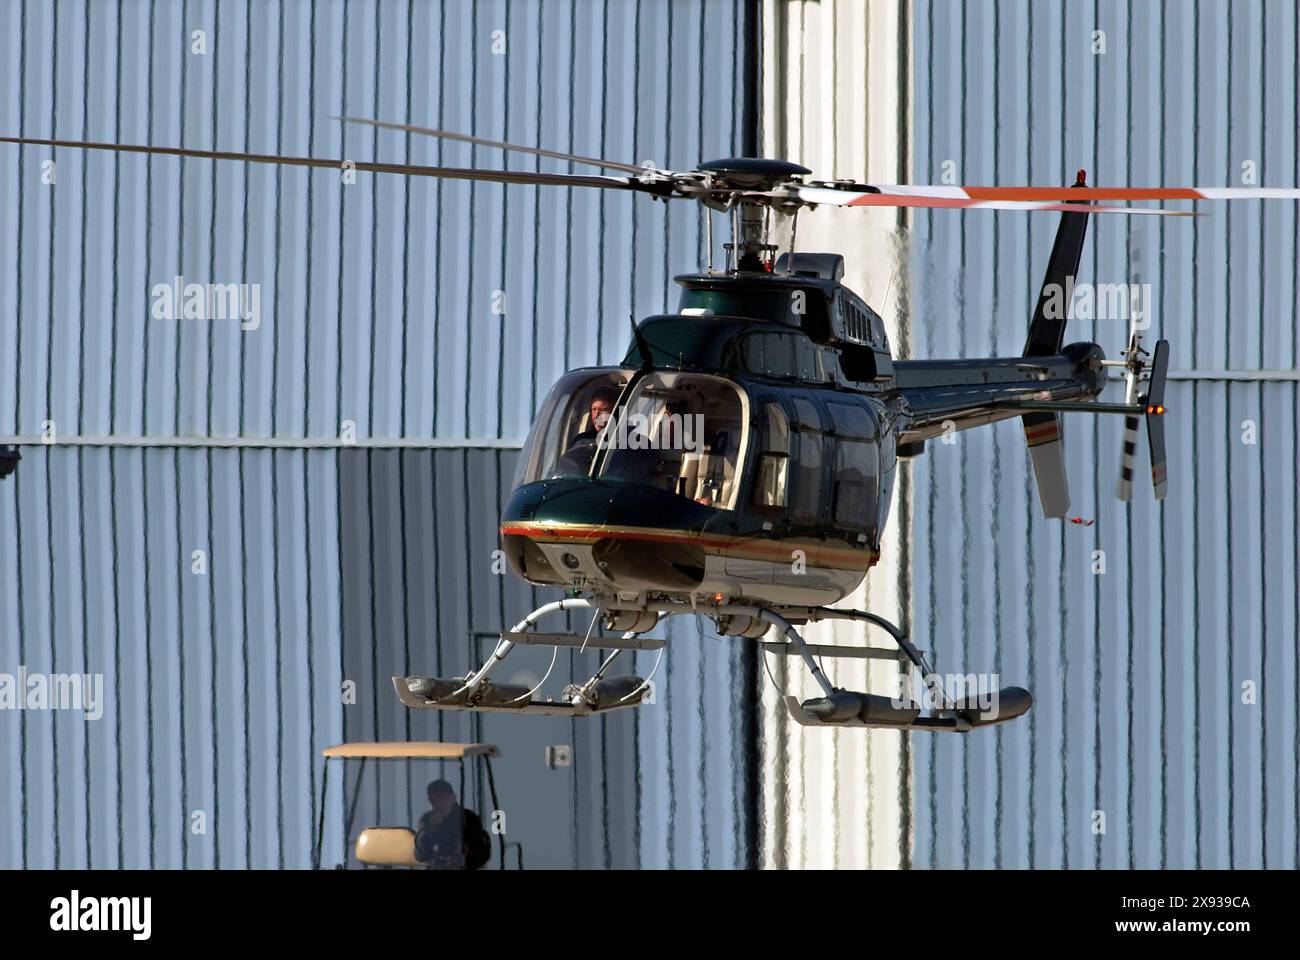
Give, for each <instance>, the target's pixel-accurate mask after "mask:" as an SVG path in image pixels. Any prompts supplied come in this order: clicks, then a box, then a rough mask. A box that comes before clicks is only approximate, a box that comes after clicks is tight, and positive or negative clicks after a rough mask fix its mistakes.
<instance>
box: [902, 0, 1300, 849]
mask: <svg viewBox="0 0 1300 960" xmlns="http://www.w3.org/2000/svg"><path fill="white" fill-rule="evenodd" d="M914 10H915V19H914V31H913V34H914V37H915V50H914V74H913V76H914V79H915V100H914V104H915V117H916V120H915V125H914V131H915V138H916V139H915V143H916V150H915V162H914V164H913V170H912V174H913V180H914V181H915V182H938V181H939V180H940V178H941V176H942V174H943V172H944V164H945V162H946V161H952V162H953V163H955V168H954V169H955V172H956V180H957V182H959V183H972V184H982V183H1002V184H1018V183H1048V184H1051V183H1067V182H1070V180H1072V178H1073V175H1074V171H1075V170H1076V168H1079V167H1083V168H1086V169H1087V170H1088V172H1089V177H1090V182H1092V183H1096V184H1112V183H1133V184H1187V185H1193V184H1197V185H1238V184H1240V183H1241V182H1242V180H1241V177H1242V175H1243V166H1242V165H1243V164H1245V163H1247V162H1250V163H1253V165H1254V169H1255V171H1256V172H1257V176H1258V182H1259V183H1262V184H1264V185H1266V186H1292V185H1294V184H1296V183H1297V182H1300V169H1298V168H1297V164H1298V163H1300V149H1298V146H1300V145H1298V144H1297V130H1298V129H1300V117H1298V116H1297V112H1296V110H1297V100H1298V98H1297V88H1296V68H1295V64H1296V58H1297V56H1298V55H1300V45H1298V42H1297V14H1296V9H1295V5H1294V4H1290V3H1284V2H1277V3H1274V2H1264V3H1260V2H1255V3H1233V4H1231V5H1229V4H1227V3H1226V2H1200V3H1195V4H1180V3H1132V4H1124V3H1119V2H1085V3H1070V4H1065V5H1053V4H1042V3H1035V2H1025V0H1006V2H982V3H973V4H965V5H961V4H954V3H948V2H944V0H923V2H917V3H915V4H914ZM1094 31H1101V33H1100V34H1097V35H1094ZM1103 42H1104V53H1103V52H1100V50H1101V46H1100V44H1101V43H1103ZM1094 44H1096V47H1094ZM1094 49H1097V50H1098V52H1096V53H1094ZM1207 210H1208V212H1209V213H1210V216H1208V217H1205V218H1202V219H1198V220H1195V221H1185V220H1183V221H1178V222H1167V223H1166V222H1161V223H1159V224H1150V223H1145V222H1139V221H1138V220H1129V219H1125V218H1118V217H1112V218H1100V219H1098V220H1097V221H1096V222H1094V224H1093V225H1092V226H1091V227H1090V231H1091V232H1090V239H1089V242H1088V245H1087V248H1086V250H1085V255H1084V261H1083V266H1082V271H1081V273H1082V277H1081V279H1083V280H1088V281H1096V282H1127V281H1130V280H1132V281H1142V282H1149V283H1151V284H1152V285H1153V286H1152V291H1153V300H1154V302H1153V307H1154V316H1153V326H1152V330H1151V334H1152V335H1158V336H1165V337H1167V338H1168V339H1169V340H1170V341H1171V344H1172V350H1173V358H1172V364H1171V366H1172V368H1173V369H1174V371H1175V372H1174V374H1173V377H1174V379H1175V382H1174V383H1173V384H1171V387H1170V391H1169V396H1168V400H1167V402H1168V405H1169V408H1170V411H1171V412H1170V415H1169V417H1168V418H1167V420H1168V422H1167V427H1166V429H1167V430H1168V433H1169V467H1170V482H1169V497H1168V499H1167V500H1166V501H1165V502H1164V504H1163V505H1156V504H1155V503H1154V501H1153V500H1152V498H1151V493H1150V488H1149V484H1146V483H1145V482H1144V483H1142V484H1139V485H1138V486H1137V487H1136V489H1135V497H1134V500H1133V503H1132V505H1131V506H1127V507H1126V506H1124V505H1122V504H1120V503H1119V502H1118V501H1116V500H1115V499H1114V495H1113V488H1114V483H1115V477H1116V475H1117V472H1118V453H1119V445H1120V424H1119V423H1117V422H1112V421H1111V420H1109V419H1107V420H1104V421H1102V420H1100V418H1097V420H1093V419H1090V418H1085V417H1073V418H1067V421H1066V436H1067V461H1068V464H1069V469H1070V475H1071V481H1072V482H1071V495H1072V501H1073V503H1072V508H1071V512H1072V513H1074V514H1078V515H1081V516H1084V517H1088V518H1096V520H1097V523H1096V526H1093V527H1089V528H1084V527H1080V526H1074V525H1061V524H1057V523H1048V522H1046V521H1044V520H1043V519H1042V517H1041V513H1040V512H1039V510H1038V507H1037V505H1036V503H1035V501H1034V498H1033V496H1032V490H1031V486H1032V480H1030V478H1029V475H1028V473H1027V464H1026V456H1025V452H1024V443H1023V440H1022V437H1021V431H1020V427H1019V424H1018V423H1016V422H1014V421H1013V422H1009V423H1006V424H1003V425H1000V426H997V427H995V428H994V429H992V430H988V431H975V432H972V433H968V434H963V435H961V436H960V437H959V438H958V441H957V443H956V444H955V445H951V446H945V445H942V444H937V443H936V444H931V445H930V447H929V448H928V449H927V453H926V455H925V456H924V457H923V458H921V459H920V460H918V461H916V463H915V465H914V466H913V467H912V468H911V470H912V476H913V479H914V485H915V486H914V489H915V494H914V496H915V530H914V540H913V543H914V558H915V562H914V564H913V573H914V585H913V610H914V617H915V622H916V624H917V633H918V636H919V637H920V638H922V642H923V643H929V642H930V641H927V640H925V639H924V638H926V637H927V636H931V635H932V636H933V637H934V638H935V639H934V640H933V646H934V648H935V649H936V650H937V652H938V663H939V668H940V669H941V670H944V669H958V668H960V669H961V670H973V671H982V670H986V669H991V668H994V667H996V668H997V669H998V670H999V671H1000V672H1001V674H1002V675H1003V677H1004V679H1005V680H1006V681H1007V682H1026V681H1027V683H1026V685H1027V686H1029V687H1030V688H1031V689H1032V690H1033V691H1034V694H1035V696H1036V706H1035V708H1034V710H1033V711H1032V713H1031V714H1030V715H1029V717H1028V719H1027V720H1020V721H1017V722H1016V723H1015V724H1013V725H1010V726H1008V727H1006V728H1002V729H999V730H997V731H995V732H991V733H988V734H980V735H972V736H970V737H968V738H966V739H956V738H944V739H936V740H934V741H924V740H921V739H920V738H916V740H915V741H914V742H915V744H916V757H915V772H916V778H915V808H916V809H915V837H914V847H915V857H916V863H917V864H918V865H924V866H942V867H961V866H966V867H995V866H1007V867H1014V866H1036V867H1060V866H1069V867H1092V866H1102V867H1134V866H1135V867H1259V866H1270V867H1295V866H1296V864H1297V833H1296V830H1297V827H1296V823H1297V809H1296V802H1297V800H1296V797H1297V794H1298V793H1300V791H1298V790H1297V779H1296V778H1297V756H1298V755H1300V739H1298V738H1300V727H1298V726H1297V679H1298V678H1297V672H1296V671H1297V659H1296V629H1297V609H1296V603H1297V600H1296V595H1297V589H1296V587H1297V579H1298V578H1300V568H1298V566H1297V556H1296V543H1297V533H1298V531H1297V513H1296V496H1297V493H1296V490H1297V475H1296V462H1297V454H1298V453H1300V449H1298V444H1297V439H1298V436H1297V430H1298V429H1300V426H1298V420H1300V414H1298V411H1297V403H1298V401H1297V384H1296V379H1295V378H1296V372H1295V371H1296V369H1297V366H1300V365H1298V364H1297V338H1296V332H1295V315H1296V303H1297V295H1298V294H1300V289H1298V284H1300V274H1298V273H1297V268H1296V262H1297V245H1296V236H1297V233H1296V231H1297V211H1296V208H1295V205H1294V204H1287V203H1273V204H1269V205H1268V206H1263V205H1261V204H1259V203H1243V204H1238V205H1235V206H1233V207H1232V208H1231V209H1230V208H1228V207H1227V206H1225V205H1210V206H1208V207H1207ZM914 226H915V236H914V241H915V242H914V248H913V260H912V269H913V274H912V288H913V304H912V306H913V315H914V318H915V326H914V339H915V352H916V354H917V355H918V356H983V355H989V354H997V353H1003V354H1006V353H1014V352H1015V351H1018V350H1019V349H1020V346H1021V344H1022V343H1023V339H1024V333H1025V328H1026V323H1027V320H1028V316H1029V313H1030V311H1031V305H1032V300H1033V297H1034V296H1035V295H1036V292H1037V288H1038V285H1039V283H1040V281H1041V277H1042V272H1043V270H1044V266H1045V262H1046V258H1047V253H1048V250H1049V249H1050V245H1051V239H1052V235H1053V231H1054V230H1055V226H1056V224H1055V218H1053V217H1050V216H1047V217H1037V218H1029V217H1025V216H1022V215H1019V214H994V215H987V214H983V215H982V214H978V213H971V214H967V215H961V214H952V213H944V212H935V213H930V214H918V215H917V216H916V217H915V218H914ZM1124 328H1125V324H1124V322H1123V321H1086V322H1085V321H1076V322H1074V323H1073V324H1071V329H1070V331H1069V332H1067V339H1068V338H1069V337H1070V334H1071V333H1072V334H1073V336H1074V337H1075V338H1077V339H1091V340H1096V341H1098V342H1100V343H1101V344H1102V345H1103V346H1104V347H1105V348H1106V349H1107V350H1108V352H1109V353H1110V354H1111V355H1112V356H1113V355H1114V354H1115V353H1117V352H1118V350H1119V349H1120V348H1121V347H1122V345H1123V341H1124V337H1125V329H1124ZM1150 339H1154V336H1152V337H1151V338H1150ZM1261 370H1263V371H1280V372H1273V373H1264V374H1260V373H1258V371H1261ZM1180 371H1181V372H1180ZM1189 371H1190V373H1189ZM1215 371H1218V373H1217V374H1216V373H1215ZM1229 378H1231V379H1229ZM1236 378H1244V379H1236ZM1246 421H1250V422H1251V423H1253V424H1254V427H1255V431H1256V441H1257V442H1254V443H1248V442H1245V440H1246V439H1249V435H1248V430H1249V427H1248V425H1246ZM1142 446H1143V447H1145V441H1143V443H1142ZM1140 458H1141V459H1140V471H1141V472H1140V476H1141V477H1142V478H1145V477H1146V476H1147V474H1146V454H1145V451H1143V452H1142V453H1141V454H1140ZM1099 550H1100V551H1104V554H1105V573H1104V574H1101V575H1099V574H1094V573H1093V572H1092V570H1093V554H1094V551H1099ZM1247 683H1249V684H1252V685H1253V687H1254V688H1255V690H1256V694H1255V699H1254V700H1253V702H1243V701H1244V700H1249V699H1250V698H1249V697H1248V696H1247V695H1246V694H1247V691H1243V685H1244V684H1247ZM1095 811H1100V812H1101V814H1103V815H1104V832H1100V831H1098V830H1097V829H1095V826H1096V825H1100V823H1101V820H1100V818H1099V817H1098V816H1097V815H1096V813H1095Z"/></svg>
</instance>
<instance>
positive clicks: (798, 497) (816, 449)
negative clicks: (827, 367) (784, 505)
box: [790, 397, 826, 523]
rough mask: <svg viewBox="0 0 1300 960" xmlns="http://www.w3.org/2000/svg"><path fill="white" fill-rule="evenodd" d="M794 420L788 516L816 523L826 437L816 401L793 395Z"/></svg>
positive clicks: (804, 521) (800, 521)
mask: <svg viewBox="0 0 1300 960" xmlns="http://www.w3.org/2000/svg"><path fill="white" fill-rule="evenodd" d="M794 413H795V417H794V423H792V424H791V425H790V426H791V446H792V448H793V453H794V456H793V465H792V467H791V471H790V472H791V477H790V482H791V485H792V486H793V487H794V491H793V492H792V493H791V495H790V517H791V519H792V520H793V521H794V522H796V523H815V522H816V521H817V519H818V518H819V517H820V516H821V503H822V488H823V486H824V481H823V479H822V477H823V472H824V467H825V463H826V461H825V449H826V438H825V437H824V436H823V428H822V417H821V414H820V413H819V412H818V410H817V406H816V404H814V403H813V402H812V401H810V400H808V399H805V398H804V397H795V398H794Z"/></svg>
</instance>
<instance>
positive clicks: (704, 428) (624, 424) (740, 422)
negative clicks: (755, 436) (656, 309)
mask: <svg viewBox="0 0 1300 960" xmlns="http://www.w3.org/2000/svg"><path fill="white" fill-rule="evenodd" d="M746 422H747V418H746V413H745V398H744V396H743V394H742V393H741V391H740V390H739V389H737V388H736V386H735V385H734V384H732V383H729V382H728V381H726V380H723V379H720V378H718V377H710V376H703V375H700V374H691V373H667V372H658V373H652V374H649V375H647V376H646V377H644V378H642V379H641V380H640V381H639V382H638V383H637V385H636V387H635V388H634V389H633V390H632V392H631V394H630V395H629V396H628V398H627V401H626V404H625V406H624V407H623V408H622V409H621V410H620V411H619V413H618V415H617V416H616V417H615V418H614V419H613V420H612V421H611V422H610V424H609V426H608V428H607V429H606V430H605V431H603V432H602V435H601V438H600V446H601V448H602V449H605V450H608V451H609V452H608V453H606V454H605V458H604V462H603V463H602V464H601V466H600V471H599V475H600V476H602V477H614V478H617V479H621V480H631V481H635V482H637V483H644V484H648V485H650V486H655V487H659V488H660V489H662V490H668V491H671V492H673V493H676V494H678V495H679V496H683V497H687V498H689V499H691V500H694V501H695V502H696V503H700V504H704V505H705V506H711V507H717V508H719V509H724V510H729V509H731V508H732V506H733V505H734V504H735V500H736V488H737V486H738V480H739V478H740V467H741V464H742V461H743V457H744V452H745V439H746V437H745V434H746V431H745V429H744V425H745V423H746Z"/></svg>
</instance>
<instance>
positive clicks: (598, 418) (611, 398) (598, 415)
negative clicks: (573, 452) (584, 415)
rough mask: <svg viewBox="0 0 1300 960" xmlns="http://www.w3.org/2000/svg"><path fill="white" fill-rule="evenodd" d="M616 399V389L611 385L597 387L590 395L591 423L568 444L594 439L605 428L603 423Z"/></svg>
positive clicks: (606, 421)
mask: <svg viewBox="0 0 1300 960" xmlns="http://www.w3.org/2000/svg"><path fill="white" fill-rule="evenodd" d="M617 400H618V391H617V390H615V389H614V388H613V387H598V388H597V389H596V392H595V393H593V394H592V395H591V407H590V410H589V413H590V414H591V425H590V426H588V427H587V429H586V430H583V431H582V433H580V434H578V435H577V436H576V437H574V438H573V440H572V441H570V444H569V445H570V446H572V445H573V444H575V443H577V442H579V441H580V440H595V439H596V438H597V437H598V436H599V435H600V431H602V430H604V429H605V424H607V423H609V415H610V414H611V413H612V412H613V411H614V404H615V402H617Z"/></svg>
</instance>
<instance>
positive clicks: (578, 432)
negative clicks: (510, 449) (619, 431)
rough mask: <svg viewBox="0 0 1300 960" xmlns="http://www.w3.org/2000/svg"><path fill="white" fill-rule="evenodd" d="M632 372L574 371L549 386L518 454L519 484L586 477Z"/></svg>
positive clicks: (606, 369) (607, 369)
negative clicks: (603, 431)
mask: <svg viewBox="0 0 1300 960" xmlns="http://www.w3.org/2000/svg"><path fill="white" fill-rule="evenodd" d="M631 378H632V371H631V370H620V369H617V368H612V367H611V368H605V369H587V370H574V371H573V372H572V373H566V374H565V375H564V376H563V377H561V378H560V380H559V382H558V383H556V385H555V386H554V387H552V388H551V392H550V394H548V395H547V397H546V400H545V402H544V403H543V404H542V409H541V411H540V412H539V413H538V415H537V419H536V421H534V423H533V429H532V430H531V431H530V432H529V434H528V442H527V443H526V444H524V449H523V451H522V452H521V453H520V455H519V468H518V470H517V471H516V473H515V486H520V485H522V484H525V483H534V482H535V481H538V480H547V479H550V478H552V477H585V476H587V474H588V472H589V471H590V470H591V460H592V457H593V456H594V455H595V453H596V436H597V434H598V433H599V432H600V430H601V429H603V428H604V426H605V424H606V422H607V421H608V419H609V416H610V414H611V413H612V412H613V410H614V404H615V402H616V401H617V400H618V397H619V394H620V393H622V392H623V387H625V386H626V385H627V382H628V380H630V379H631Z"/></svg>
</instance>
